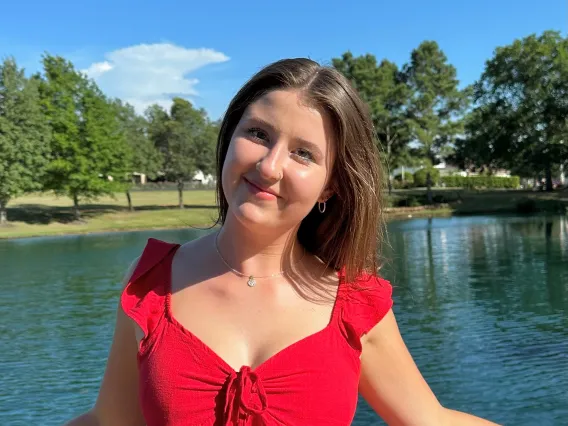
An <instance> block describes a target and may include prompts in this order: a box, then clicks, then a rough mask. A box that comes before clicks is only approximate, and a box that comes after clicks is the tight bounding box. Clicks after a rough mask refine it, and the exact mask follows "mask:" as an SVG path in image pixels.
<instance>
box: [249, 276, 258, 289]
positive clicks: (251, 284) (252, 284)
mask: <svg viewBox="0 0 568 426" xmlns="http://www.w3.org/2000/svg"><path fill="white" fill-rule="evenodd" d="M247 284H248V286H249V287H254V286H255V285H256V280H255V279H254V277H253V276H252V275H251V276H250V277H249V279H248V281H247Z"/></svg>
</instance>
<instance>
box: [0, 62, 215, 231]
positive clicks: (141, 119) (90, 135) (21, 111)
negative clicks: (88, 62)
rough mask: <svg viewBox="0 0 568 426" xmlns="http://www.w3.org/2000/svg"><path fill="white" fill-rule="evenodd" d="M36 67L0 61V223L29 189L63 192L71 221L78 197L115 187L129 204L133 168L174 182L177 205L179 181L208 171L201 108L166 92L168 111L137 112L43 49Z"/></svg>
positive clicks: (209, 129) (211, 137)
mask: <svg viewBox="0 0 568 426" xmlns="http://www.w3.org/2000/svg"><path fill="white" fill-rule="evenodd" d="M42 65H43V70H42V72H41V73H36V74H34V75H32V76H30V77H26V76H25V75H24V70H23V69H21V68H19V67H18V66H17V64H16V62H15V60H14V59H13V58H8V59H5V60H4V61H3V63H2V64H0V223H6V221H7V213H6V206H7V204H8V202H9V201H10V200H11V199H13V198H15V197H18V196H20V195H22V194H24V193H27V192H32V191H54V192H55V193H56V194H58V195H63V196H67V197H69V198H70V199H71V200H72V201H73V206H74V214H75V218H76V219H77V220H79V219H80V218H81V214H80V208H79V206H80V203H81V202H82V201H84V200H90V199H96V198H97V197H99V196H101V195H104V194H114V193H116V192H119V191H123V192H125V193H126V196H127V200H128V204H129V208H130V209H131V210H132V209H133V207H132V199H131V196H130V189H131V187H132V186H133V184H134V173H143V174H145V175H147V176H149V177H150V178H154V177H156V176H157V175H158V173H160V174H161V175H163V176H164V177H165V179H167V180H168V181H173V182H177V184H178V190H179V191H178V192H179V205H180V207H181V208H183V187H184V182H185V181H187V180H190V179H192V178H193V176H194V174H195V173H196V171H198V170H201V171H202V172H203V173H205V174H208V173H211V172H213V169H214V163H215V145H216V137H217V133H218V123H216V122H213V121H211V120H210V119H209V118H208V117H207V114H206V113H205V111H204V110H203V109H196V108H194V107H193V105H192V104H191V103H190V102H188V101H187V100H185V99H182V98H174V99H173V103H172V105H171V108H170V109H169V111H166V110H165V109H163V108H162V107H160V106H159V105H152V106H150V107H149V108H148V109H147V110H146V111H145V113H144V115H138V114H136V112H135V110H134V108H133V107H132V106H131V105H129V104H128V103H124V102H122V101H121V100H119V99H112V98H109V97H107V96H106V95H105V94H104V93H103V92H102V91H101V90H100V88H99V87H98V86H97V85H96V83H95V82H94V81H93V80H91V79H89V78H88V77H87V76H86V75H85V74H83V73H81V72H80V71H78V70H76V69H75V68H74V66H73V64H72V63H71V62H70V61H68V60H66V59H64V58H62V57H59V56H51V55H45V56H44V57H43V59H42Z"/></svg>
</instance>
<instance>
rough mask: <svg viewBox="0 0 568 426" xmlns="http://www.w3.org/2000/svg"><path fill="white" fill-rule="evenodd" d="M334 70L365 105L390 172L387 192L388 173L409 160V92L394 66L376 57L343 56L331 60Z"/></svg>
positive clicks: (345, 54)
mask: <svg viewBox="0 0 568 426" xmlns="http://www.w3.org/2000/svg"><path fill="white" fill-rule="evenodd" d="M333 66H334V67H335V68H336V69H337V70H338V71H339V72H341V73H342V74H343V75H344V76H346V77H347V78H348V79H349V80H350V81H351V83H352V85H353V86H354V87H355V88H356V89H357V91H358V92H359V94H360V96H361V98H362V99H363V100H364V101H365V102H366V103H367V104H368V106H369V110H370V113H371V117H372V120H373V125H374V128H375V134H376V137H377V141H378V143H379V145H380V148H381V153H382V154H383V156H384V161H385V163H386V165H387V168H388V170H389V179H388V182H389V191H390V190H391V189H392V182H391V178H390V175H391V173H390V170H392V169H393V168H395V167H397V166H398V165H400V163H401V160H402V159H403V158H405V159H406V157H408V156H409V154H410V151H409V150H408V149H407V148H408V147H407V145H408V142H409V141H410V122H409V120H408V116H407V107H408V101H409V96H410V92H409V88H408V86H407V84H406V83H405V82H404V80H403V78H402V77H403V76H402V74H401V72H400V70H399V69H398V67H397V65H396V64H394V63H392V62H390V61H387V60H386V59H385V60H383V61H381V63H380V64H379V65H377V60H376V58H375V56H373V55H370V54H367V55H365V56H359V57H354V56H353V55H352V54H351V52H346V53H344V54H343V55H342V57H341V58H334V59H333Z"/></svg>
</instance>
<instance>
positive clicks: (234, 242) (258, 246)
mask: <svg viewBox="0 0 568 426" xmlns="http://www.w3.org/2000/svg"><path fill="white" fill-rule="evenodd" d="M296 234H297V229H296V228H294V229H291V230H290V229H289V230H287V231H276V230H272V231H268V232H265V230H262V231H256V232H255V231H251V230H250V229H248V228H246V227H245V226H243V225H242V224H240V223H239V222H238V221H237V220H236V219H235V218H234V217H232V216H231V215H230V214H229V215H227V219H226V221H225V223H224V224H223V226H222V228H221V230H220V231H219V235H218V236H217V244H218V250H219V251H220V253H221V256H222V257H223V259H224V260H225V261H226V262H227V263H228V264H229V266H230V267H231V268H233V269H235V270H237V271H239V272H240V273H242V274H244V275H254V276H256V277H261V276H270V275H273V274H278V273H280V272H282V271H284V272H286V271H287V270H288V269H289V268H290V266H291V265H293V264H295V263H296V262H297V261H299V260H300V259H301V258H302V257H303V255H304V249H303V248H302V247H301V246H300V244H299V243H298V241H297V235H296Z"/></svg>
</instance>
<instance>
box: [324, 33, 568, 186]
mask: <svg viewBox="0 0 568 426" xmlns="http://www.w3.org/2000/svg"><path fill="white" fill-rule="evenodd" d="M333 66H334V67H336V68H337V69H338V70H340V71H341V72H342V73H343V74H344V75H345V76H347V77H348V78H349V79H350V80H351V82H352V84H353V85H354V86H355V87H356V88H357V89H358V90H359V93H360V94H361V95H362V97H363V98H364V99H365V101H366V102H367V103H368V105H369V107H370V110H371V114H372V117H373V123H374V126H375V132H376V135H377V140H378V143H379V145H380V148H381V152H382V155H383V156H384V162H385V164H386V165H387V166H388V168H389V170H392V169H394V168H396V167H399V166H423V167H425V169H426V170H428V166H431V165H432V164H437V163H440V162H441V161H448V162H450V163H452V164H454V165H456V166H457V167H459V168H461V169H462V170H466V171H471V172H477V173H483V174H487V175H491V174H493V173H494V172H495V171H496V170H498V169H501V168H502V169H508V170H510V171H511V172H512V173H513V174H515V175H517V176H521V177H526V178H538V179H540V178H545V181H546V189H547V190H552V187H553V176H558V175H560V174H561V173H562V170H564V169H567V168H568V38H563V37H562V36H561V35H560V33H559V32H556V31H545V32H543V33H542V34H540V35H536V34H532V35H529V36H527V37H525V38H522V39H518V40H515V41H514V42H513V43H512V44H510V45H507V46H503V47H498V48H497V49H496V50H495V51H494V54H493V57H492V58H490V59H488V60H487V61H486V63H485V69H484V71H483V73H482V75H481V76H480V78H479V79H478V80H477V81H475V82H474V83H473V84H471V85H469V86H467V87H464V88H461V89H460V87H459V81H458V79H457V70H456V68H455V67H454V66H453V65H452V64H450V63H449V62H448V59H447V57H446V55H445V54H444V52H443V51H442V49H440V47H439V45H438V44H437V43H436V42H435V41H425V42H423V43H421V44H420V45H419V46H418V47H417V48H416V49H414V50H413V51H412V52H411V54H410V60H409V61H408V63H406V64H404V65H402V66H401V67H398V66H397V65H396V64H394V63H392V62H391V61H389V60H387V59H383V60H381V61H380V62H378V61H377V59H376V57H375V56H373V55H370V54H367V55H361V56H357V57H355V56H353V55H352V54H351V53H350V52H346V53H344V54H343V55H342V56H341V57H339V58H334V59H333ZM389 175H390V173H389ZM391 185H392V182H391V180H390V179H389V188H390V186H391Z"/></svg>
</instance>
